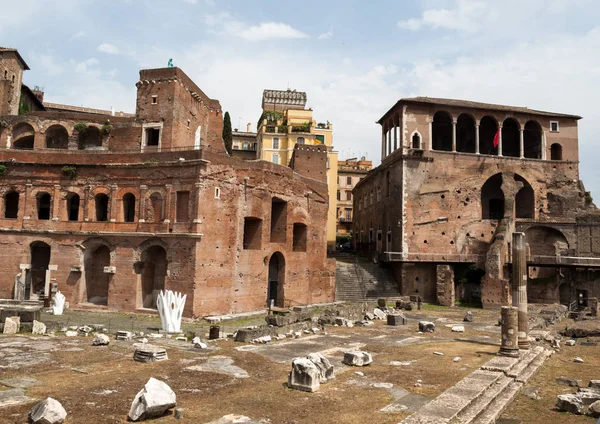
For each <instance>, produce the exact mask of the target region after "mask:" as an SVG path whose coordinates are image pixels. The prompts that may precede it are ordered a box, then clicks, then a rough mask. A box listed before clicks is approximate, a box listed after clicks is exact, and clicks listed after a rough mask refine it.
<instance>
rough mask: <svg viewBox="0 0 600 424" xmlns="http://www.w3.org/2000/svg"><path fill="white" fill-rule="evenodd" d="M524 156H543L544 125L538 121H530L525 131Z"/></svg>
mask: <svg viewBox="0 0 600 424" xmlns="http://www.w3.org/2000/svg"><path fill="white" fill-rule="evenodd" d="M523 156H525V157H526V158H531V159H541V158H542V127H541V126H540V124H538V123H537V122H536V121H528V122H527V123H526V124H525V127H524V132H523Z"/></svg>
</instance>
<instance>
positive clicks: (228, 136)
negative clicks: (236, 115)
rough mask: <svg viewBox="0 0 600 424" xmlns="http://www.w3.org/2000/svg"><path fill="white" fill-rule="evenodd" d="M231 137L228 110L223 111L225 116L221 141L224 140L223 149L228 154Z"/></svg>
mask: <svg viewBox="0 0 600 424" xmlns="http://www.w3.org/2000/svg"><path fill="white" fill-rule="evenodd" d="M232 138H233V134H232V133H231V118H230V117H229V112H225V117H224V118H223V142H225V149H226V150H227V153H229V154H231V145H232Z"/></svg>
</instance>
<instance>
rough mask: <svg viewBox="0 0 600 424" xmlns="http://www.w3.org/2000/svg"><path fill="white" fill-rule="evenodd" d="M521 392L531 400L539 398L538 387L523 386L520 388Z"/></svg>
mask: <svg viewBox="0 0 600 424" xmlns="http://www.w3.org/2000/svg"><path fill="white" fill-rule="evenodd" d="M522 392H523V394H524V395H525V396H527V397H528V398H529V399H533V400H540V399H541V397H540V388H539V387H537V386H532V387H524V388H523V389H522Z"/></svg>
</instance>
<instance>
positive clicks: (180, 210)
mask: <svg viewBox="0 0 600 424" xmlns="http://www.w3.org/2000/svg"><path fill="white" fill-rule="evenodd" d="M176 217H177V218H176V219H177V222H188V221H189V220H190V192H189V191H178V192H177V215H176Z"/></svg>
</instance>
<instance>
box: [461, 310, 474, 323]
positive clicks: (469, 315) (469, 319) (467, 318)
mask: <svg viewBox="0 0 600 424" xmlns="http://www.w3.org/2000/svg"><path fill="white" fill-rule="evenodd" d="M463 321H464V322H473V312H471V311H468V312H467V313H466V314H465V317H464V318H463Z"/></svg>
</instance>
